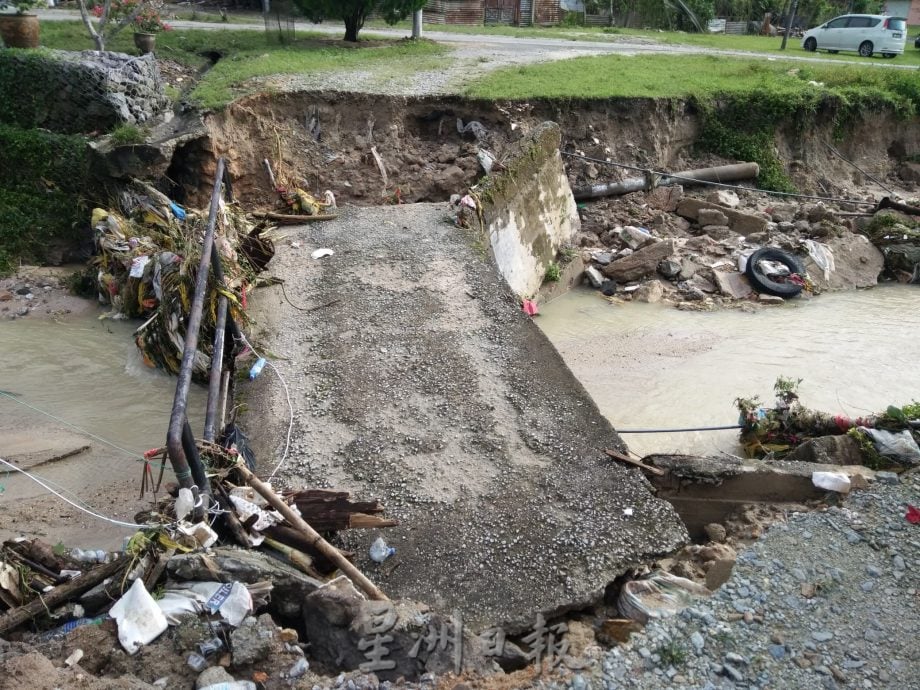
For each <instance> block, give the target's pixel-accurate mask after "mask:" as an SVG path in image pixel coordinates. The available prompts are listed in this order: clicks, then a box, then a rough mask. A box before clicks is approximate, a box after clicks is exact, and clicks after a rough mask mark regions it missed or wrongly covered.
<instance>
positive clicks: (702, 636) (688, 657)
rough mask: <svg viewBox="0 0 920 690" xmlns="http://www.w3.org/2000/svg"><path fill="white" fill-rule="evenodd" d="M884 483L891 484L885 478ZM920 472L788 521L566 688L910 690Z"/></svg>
mask: <svg viewBox="0 0 920 690" xmlns="http://www.w3.org/2000/svg"><path fill="white" fill-rule="evenodd" d="M889 480H890V479H889ZM918 490H920V474H918V473H916V472H915V473H913V476H910V477H908V476H902V479H901V482H900V483H899V484H897V485H883V484H876V485H875V486H874V487H873V489H872V490H870V491H867V492H864V493H858V494H855V495H853V496H852V497H850V498H849V499H848V500H846V501H844V502H843V503H842V504H841V506H840V507H831V508H828V509H827V510H826V511H824V512H815V513H796V514H793V516H792V517H791V518H790V519H789V520H788V522H786V523H780V524H776V525H774V526H773V527H772V528H771V529H770V530H769V531H768V532H767V534H766V535H765V536H764V538H763V539H761V540H760V541H758V542H756V543H755V544H753V545H752V546H751V547H750V548H749V549H747V550H746V551H744V552H742V553H741V554H740V555H739V557H738V561H737V564H736V566H735V570H734V573H733V576H732V578H731V579H730V580H729V582H727V583H726V584H725V585H724V586H723V587H722V588H721V589H719V590H718V591H717V593H716V594H715V595H714V596H713V597H712V599H710V600H704V601H700V602H699V603H698V604H697V605H696V606H695V607H693V608H690V609H686V610H684V611H683V612H682V613H681V614H680V615H679V616H677V617H675V618H671V619H666V620H663V621H657V622H653V623H651V624H650V625H648V626H647V627H646V629H645V631H644V632H643V633H642V634H637V635H633V637H632V639H631V641H630V643H629V644H628V645H626V646H623V647H618V648H614V649H612V650H610V651H609V652H607V653H606V655H605V656H604V657H603V662H602V664H601V665H599V666H600V667H599V668H597V669H596V673H595V674H594V675H593V676H588V675H579V676H575V677H574V679H573V680H572V681H570V685H571V687H573V688H587V687H589V686H591V687H605V688H617V687H630V688H663V687H668V688H721V687H748V688H841V687H844V686H845V687H862V688H902V689H907V688H920V663H918V662H920V645H918V644H917V631H918V629H920V612H918V584H920V581H918V580H920V578H918V575H917V568H918V567H920V525H913V524H910V523H909V522H908V521H907V520H906V519H905V514H906V512H907V504H908V503H914V504H916V503H917V502H918V498H920V492H918Z"/></svg>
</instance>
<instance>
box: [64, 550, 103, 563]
mask: <svg viewBox="0 0 920 690" xmlns="http://www.w3.org/2000/svg"><path fill="white" fill-rule="evenodd" d="M106 555H107V554H106V552H105V551H103V550H102V549H86V550H83V549H71V551H70V557H71V558H72V559H74V560H75V561H79V562H80V563H105V559H106Z"/></svg>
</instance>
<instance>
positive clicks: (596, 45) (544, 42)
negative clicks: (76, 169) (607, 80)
mask: <svg viewBox="0 0 920 690" xmlns="http://www.w3.org/2000/svg"><path fill="white" fill-rule="evenodd" d="M37 14H38V15H39V16H40V17H41V18H42V19H43V20H73V19H75V18H79V16H80V15H79V13H78V12H73V11H68V10H40V11H38V12H37ZM170 24H171V25H172V26H174V27H175V28H180V29H202V30H208V31H211V30H214V31H219V30H221V29H239V30H252V31H264V30H265V26H264V25H263V24H262V23H252V24H223V23H207V22H190V21H183V20H176V21H172V22H170ZM298 26H299V27H301V28H302V29H304V30H309V31H316V32H320V33H328V34H334V35H338V34H341V33H343V31H344V30H343V28H342V26H341V25H337V24H328V23H326V24H306V23H304V24H298ZM365 32H366V33H373V34H377V35H382V36H392V37H394V38H404V37H407V36H408V35H409V34H408V32H407V30H406V29H381V28H373V29H366V30H365ZM424 35H425V38H429V39H431V40H433V41H437V42H439V43H447V44H451V45H455V46H457V47H458V48H468V49H476V48H480V49H482V50H484V51H489V52H491V54H493V55H495V54H496V53H501V52H513V53H520V52H530V53H549V54H550V59H561V58H566V57H578V56H581V55H603V54H610V53H616V54H621V55H638V54H642V53H650V54H671V55H675V54H677V55H722V56H729V57H745V58H752V57H754V58H756V57H759V58H763V59H765V60H777V59H783V60H791V61H795V62H810V63H824V64H832V65H859V66H870V67H877V68H879V69H908V70H917V69H920V67H918V66H916V65H899V64H896V63H892V62H889V61H885V62H882V61H881V60H835V59H830V58H822V57H816V56H802V55H798V56H794V55H788V56H785V55H784V56H782V57H781V58H779V57H778V56H777V55H776V54H775V53H760V52H749V51H743V50H722V49H718V48H709V47H706V46H691V45H673V44H665V43H657V42H655V41H652V40H650V39H643V38H640V37H636V36H616V37H612V38H611V39H610V40H605V41H589V40H582V39H566V38H519V37H515V36H499V35H494V34H465V33H464V34H461V33H450V32H446V31H428V30H426V31H425V34H424ZM520 61H521V60H512V62H520ZM525 61H526V60H525Z"/></svg>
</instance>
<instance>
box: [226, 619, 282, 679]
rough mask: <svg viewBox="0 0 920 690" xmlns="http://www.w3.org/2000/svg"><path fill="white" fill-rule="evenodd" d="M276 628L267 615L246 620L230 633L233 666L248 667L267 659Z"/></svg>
mask: <svg viewBox="0 0 920 690" xmlns="http://www.w3.org/2000/svg"><path fill="white" fill-rule="evenodd" d="M277 628H278V626H277V625H275V621H274V620H272V617H271V616H270V615H268V614H262V615H261V616H259V617H258V618H255V617H254V616H249V617H248V618H246V619H245V620H244V621H243V623H242V625H240V627H238V628H236V630H233V631H232V632H231V633H230V643H231V644H230V646H231V649H233V665H234V666H237V667H239V666H249V665H251V664H255V663H258V662H259V661H262V660H263V659H266V658H268V655H269V654H270V653H271V651H272V641H273V640H274V639H275V631H276V630H277Z"/></svg>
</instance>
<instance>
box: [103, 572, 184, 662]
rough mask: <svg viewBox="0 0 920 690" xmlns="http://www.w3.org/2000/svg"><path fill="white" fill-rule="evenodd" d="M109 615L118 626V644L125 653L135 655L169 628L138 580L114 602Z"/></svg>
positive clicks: (163, 616) (157, 607)
mask: <svg viewBox="0 0 920 690" xmlns="http://www.w3.org/2000/svg"><path fill="white" fill-rule="evenodd" d="M109 615H110V616H111V617H112V618H114V619H115V622H116V623H117V624H118V641H119V642H120V643H121V646H122V647H124V650H125V651H126V652H127V653H128V654H136V653H137V650H139V649H140V648H141V647H143V646H144V645H145V644H149V643H150V642H153V641H154V640H155V639H157V638H158V637H159V636H160V635H162V634H163V632H164V631H165V630H166V628H167V627H169V624H168V623H167V622H166V616H165V615H163V612H162V611H161V610H160V607H159V606H157V602H156V601H154V599H153V597H152V596H150V593H149V592H148V591H147V590H146V589H145V588H144V582H143V580H142V579H141V578H138V579H136V580H135V581H134V584H133V585H131V589H129V590H128V591H127V592H125V594H124V595H123V596H122V597H121V599H119V600H118V601H116V602H115V605H114V606H113V607H112V608H111V610H110V611H109Z"/></svg>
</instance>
